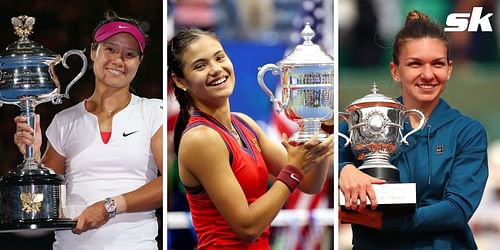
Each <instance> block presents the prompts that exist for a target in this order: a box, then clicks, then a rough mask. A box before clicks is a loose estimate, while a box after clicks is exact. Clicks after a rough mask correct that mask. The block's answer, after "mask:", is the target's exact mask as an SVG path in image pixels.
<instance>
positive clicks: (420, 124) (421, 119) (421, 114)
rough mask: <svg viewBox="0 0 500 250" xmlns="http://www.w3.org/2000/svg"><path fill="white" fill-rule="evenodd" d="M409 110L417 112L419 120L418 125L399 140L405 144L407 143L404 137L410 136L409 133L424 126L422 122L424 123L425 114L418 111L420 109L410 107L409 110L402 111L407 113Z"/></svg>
mask: <svg viewBox="0 0 500 250" xmlns="http://www.w3.org/2000/svg"><path fill="white" fill-rule="evenodd" d="M411 112H413V113H415V114H417V116H418V117H419V118H420V122H419V123H418V126H417V127H416V128H414V129H413V130H412V131H410V132H409V133H408V134H406V135H405V136H404V137H403V140H401V142H402V143H404V144H406V145H408V141H407V140H406V138H408V136H410V135H412V134H414V133H416V132H417V131H418V130H420V129H421V128H422V127H423V126H424V123H425V116H424V114H423V113H422V112H420V110H417V109H410V110H406V111H403V113H405V114H408V113H411Z"/></svg>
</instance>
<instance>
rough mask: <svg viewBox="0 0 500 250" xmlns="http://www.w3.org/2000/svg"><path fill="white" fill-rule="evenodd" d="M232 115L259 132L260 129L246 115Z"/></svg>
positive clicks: (238, 113)
mask: <svg viewBox="0 0 500 250" xmlns="http://www.w3.org/2000/svg"><path fill="white" fill-rule="evenodd" d="M232 114H233V115H234V116H236V117H238V118H240V119H241V120H242V121H244V122H246V123H247V124H248V125H249V126H250V127H251V128H252V129H253V130H255V131H260V127H259V125H258V124H257V122H256V121H255V120H254V119H252V118H251V117H250V116H248V115H247V114H244V113H240V112H233V113H232Z"/></svg>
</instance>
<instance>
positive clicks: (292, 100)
mask: <svg viewBox="0 0 500 250" xmlns="http://www.w3.org/2000/svg"><path fill="white" fill-rule="evenodd" d="M301 36H302V38H303V39H304V42H303V43H302V44H300V45H298V46H297V47H296V48H295V50H294V51H293V52H292V53H290V54H289V55H288V56H287V57H286V58H285V59H283V60H281V61H280V62H278V63H277V64H276V65H275V64H266V65H264V66H262V67H260V68H259V73H258V75H257V80H258V83H259V86H260V87H261V88H262V90H264V92H265V93H266V94H267V95H268V96H269V97H270V101H271V102H273V103H275V104H277V107H278V108H277V112H281V111H284V113H285V115H286V117H287V118H288V119H290V120H292V121H294V122H296V123H297V124H298V125H299V131H297V132H296V133H295V134H293V135H292V137H291V138H290V141H292V142H296V143H304V142H307V141H308V140H310V139H311V138H312V137H313V135H314V134H317V135H318V141H320V142H322V141H324V140H325V139H326V138H327V137H328V135H329V134H328V133H326V132H324V131H322V130H321V123H322V122H324V121H326V120H329V119H332V117H333V94H334V92H333V91H334V88H333V87H334V86H333V77H334V74H333V69H334V67H333V65H334V64H333V58H332V57H331V56H330V55H328V54H326V53H325V52H324V51H323V50H322V49H321V48H320V47H319V46H318V45H316V44H314V43H313V42H312V38H313V37H314V31H313V30H312V29H311V27H310V25H309V23H306V25H305V28H304V30H303V31H302V32H301ZM267 71H271V72H272V74H273V75H280V78H281V79H280V80H281V81H280V82H281V85H282V98H281V100H279V99H277V98H275V97H274V94H273V93H272V92H271V91H270V90H269V88H267V86H266V84H265V82H264V75H265V73H266V72H267Z"/></svg>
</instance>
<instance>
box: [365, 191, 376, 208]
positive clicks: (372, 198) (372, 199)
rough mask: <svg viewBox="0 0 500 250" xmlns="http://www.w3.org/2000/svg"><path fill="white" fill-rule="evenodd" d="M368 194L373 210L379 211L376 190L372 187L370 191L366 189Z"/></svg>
mask: <svg viewBox="0 0 500 250" xmlns="http://www.w3.org/2000/svg"><path fill="white" fill-rule="evenodd" d="M366 194H367V195H368V198H369V199H370V203H371V206H370V207H371V209H372V210H375V209H377V206H378V203H377V195H375V190H373V187H372V186H371V185H370V187H369V188H368V189H366Z"/></svg>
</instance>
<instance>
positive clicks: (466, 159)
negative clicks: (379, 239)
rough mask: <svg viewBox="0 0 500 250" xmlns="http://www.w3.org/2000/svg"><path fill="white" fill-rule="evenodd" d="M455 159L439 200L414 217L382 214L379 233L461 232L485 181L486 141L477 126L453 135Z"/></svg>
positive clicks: (484, 133)
mask: <svg viewBox="0 0 500 250" xmlns="http://www.w3.org/2000/svg"><path fill="white" fill-rule="evenodd" d="M457 141H458V142H459V145H458V149H457V153H456V157H455V160H454V164H453V167H452V171H451V172H450V176H449V179H448V183H447V185H446V187H445V190H444V194H443V199H442V200H441V201H439V202H436V203H433V204H431V205H428V206H424V207H419V208H417V210H416V211H415V213H414V214H411V215H400V216H396V215H394V214H389V213H386V214H385V215H384V219H383V220H384V221H383V227H382V230H399V231H409V232H423V231H425V232H434V231H443V230H455V229H462V228H463V227H464V225H466V224H467V223H468V221H469V219H470V218H471V216H472V215H473V213H474V211H475V210H476V208H477V207H478V206H479V202H480V201H481V197H482V194H483V191H484V188H485V185H486V180H487V178H488V165H487V162H488V160H487V152H486V151H487V138H486V132H485V130H484V128H483V127H482V126H481V125H480V124H479V123H470V124H468V126H466V128H465V129H464V130H462V131H459V132H458V133H457Z"/></svg>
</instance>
